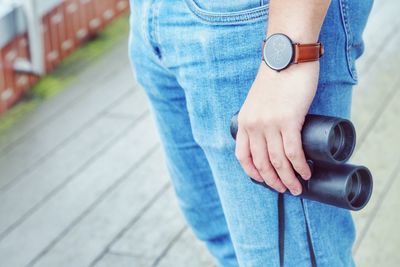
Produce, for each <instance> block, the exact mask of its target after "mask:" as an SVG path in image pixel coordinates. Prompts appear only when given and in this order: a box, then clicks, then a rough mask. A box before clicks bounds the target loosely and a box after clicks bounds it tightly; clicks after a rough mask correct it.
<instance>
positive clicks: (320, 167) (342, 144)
mask: <svg viewBox="0 0 400 267" xmlns="http://www.w3.org/2000/svg"><path fill="white" fill-rule="evenodd" d="M230 130H231V135H232V137H233V138H234V139H236V133H237V130H238V121H237V114H236V115H235V116H233V118H232V120H231V127H230ZM301 135H302V143H303V150H304V153H305V155H306V158H307V159H308V163H309V165H310V168H311V170H312V176H311V179H310V180H308V181H305V180H303V179H302V178H300V176H298V179H299V181H300V183H301V184H302V187H303V190H302V194H301V195H300V197H302V198H307V199H311V200H315V201H318V202H322V203H325V204H330V205H333V206H336V207H340V208H345V209H350V210H360V209H362V208H363V207H364V206H365V205H366V204H367V203H368V201H369V199H370V197H371V194H372V186H373V182H372V175H371V172H370V171H369V170H368V168H366V167H364V166H357V165H351V164H345V162H346V161H347V160H348V159H349V158H350V157H351V155H352V153H353V151H354V147H355V143H356V133H355V129H354V126H353V124H352V123H351V121H349V120H346V119H342V118H337V117H330V116H322V115H312V114H309V115H307V116H306V118H305V122H304V125H303V129H302V133H301ZM252 181H253V182H254V183H257V184H260V185H263V186H265V187H268V188H269V186H268V185H267V184H265V183H261V182H258V181H255V180H253V179H252ZM286 193H289V192H288V191H286Z"/></svg>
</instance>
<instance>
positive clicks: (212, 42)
mask: <svg viewBox="0 0 400 267" xmlns="http://www.w3.org/2000/svg"><path fill="white" fill-rule="evenodd" d="M130 4H131V20H130V26H131V32H130V39H129V56H130V59H131V62H132V67H133V70H134V74H135V76H136V79H137V81H138V83H139V84H140V85H141V86H142V87H143V88H144V90H145V91H146V94H147V96H148V98H149V100H150V102H151V106H152V110H153V114H154V116H155V120H156V122H157V126H158V130H159V133H160V136H161V141H162V144H163V148H164V151H165V154H166V158H167V165H168V169H169V172H170V176H171V180H172V184H173V188H174V190H175V193H176V196H177V198H178V202H179V205H180V208H181V210H182V212H183V214H184V216H185V218H186V220H187V223H188V224H189V225H190V227H191V229H192V230H193V232H194V233H195V235H196V236H197V238H198V239H200V240H202V241H204V242H205V244H206V245H207V247H208V250H209V251H210V253H211V254H212V255H213V256H214V257H215V259H216V261H217V263H218V264H219V265H220V266H279V265H281V266H282V265H284V266H297V267H300V266H311V265H314V266H330V267H331V266H354V260H353V257H352V245H353V242H354V239H355V228H354V224H353V220H352V217H351V214H350V212H349V211H348V210H344V209H340V208H336V207H333V206H329V205H325V204H321V203H318V202H315V201H309V200H302V199H301V198H299V197H296V196H297V195H299V194H300V193H301V186H300V183H299V181H298V179H297V178H296V176H295V173H298V174H299V175H300V176H301V177H302V179H305V180H307V179H310V176H311V172H310V169H309V167H308V165H307V163H306V159H305V156H304V152H303V149H302V144H301V135H300V132H301V128H302V125H303V122H304V119H305V116H306V114H307V113H313V114H322V115H331V116H338V117H343V118H349V117H350V110H351V98H352V87H353V85H355V84H356V82H357V73H356V69H355V61H356V59H357V58H358V57H360V55H361V54H362V53H363V49H364V44H363V40H362V32H363V29H364V27H365V25H366V21H367V18H368V15H369V12H370V10H371V7H372V0H332V1H329V0H305V1H291V0H270V1H267V0H238V1H224V0H168V1H166V0H131V2H130ZM276 37H279V38H276ZM274 38H275V39H274ZM288 41H290V44H291V45H290V46H287V42H288ZM271 43H272V44H271ZM298 45H303V46H307V45H309V46H310V47H312V48H311V50H312V51H311V52H310V51H308V52H307V51H300V50H296V49H293V47H295V46H298ZM291 49H292V50H291ZM313 49H314V50H313ZM288 50H290V51H289V52H288ZM300 52H302V53H300ZM295 53H297V54H295ZM301 59H305V60H301ZM295 60H297V61H296V62H295ZM296 63H297V64H296ZM238 110H240V112H239V130H238V135H237V140H236V143H235V141H234V140H233V139H232V137H231V135H230V132H229V126H230V119H231V117H232V115H233V114H235V113H236V112H237V111H238ZM249 177H251V178H253V179H255V180H258V181H265V183H267V184H268V185H270V186H271V187H272V188H273V189H274V190H272V189H271V190H269V189H266V188H264V187H262V186H259V185H257V184H255V183H252V182H251V181H250V179H249ZM311 179H312V177H311ZM155 182H156V181H155ZM286 190H289V191H290V192H291V194H285V195H284V203H285V210H284V215H283V218H284V221H285V229H284V233H285V234H284V240H283V241H284V250H283V251H281V250H280V246H279V244H278V243H279V231H278V230H279V223H278V219H277V216H278V205H277V199H278V195H281V194H278V192H284V191H286ZM280 253H283V255H281V254H280ZM282 258H284V264H283V263H282ZM194 260H195V259H194Z"/></svg>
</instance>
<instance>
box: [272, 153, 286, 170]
mask: <svg viewBox="0 0 400 267" xmlns="http://www.w3.org/2000/svg"><path fill="white" fill-rule="evenodd" d="M270 161H271V164H272V166H274V168H275V169H281V168H282V165H283V163H282V159H281V158H280V157H277V156H275V155H273V156H272V155H271V156H270Z"/></svg>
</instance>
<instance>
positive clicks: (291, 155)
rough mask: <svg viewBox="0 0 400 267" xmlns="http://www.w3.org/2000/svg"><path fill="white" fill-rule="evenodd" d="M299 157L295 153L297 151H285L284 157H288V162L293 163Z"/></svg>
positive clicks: (297, 153)
mask: <svg viewBox="0 0 400 267" xmlns="http://www.w3.org/2000/svg"><path fill="white" fill-rule="evenodd" d="M299 155H300V153H299V152H298V151H297V150H295V149H290V148H289V149H288V150H287V151H286V156H287V157H288V159H289V160H290V161H295V160H297V159H298V158H299Z"/></svg>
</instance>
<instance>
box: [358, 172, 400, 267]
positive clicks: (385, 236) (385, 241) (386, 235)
mask: <svg viewBox="0 0 400 267" xmlns="http://www.w3.org/2000/svg"><path fill="white" fill-rule="evenodd" d="M393 178H394V180H393V181H391V183H389V186H388V187H387V191H386V192H385V197H382V204H381V206H380V207H379V210H378V211H377V214H376V216H375V217H374V220H373V222H372V223H371V225H370V229H369V231H368V233H367V235H366V237H365V239H364V240H363V242H362V243H361V246H360V248H359V250H358V252H357V254H356V257H355V259H356V262H357V265H358V266H363V267H375V266H398V265H399V262H400V254H399V253H398V246H399V244H400V231H399V230H398V222H399V221H400V213H399V200H400V197H399V191H400V175H399V174H398V173H397V174H396V175H395V177H393Z"/></svg>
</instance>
